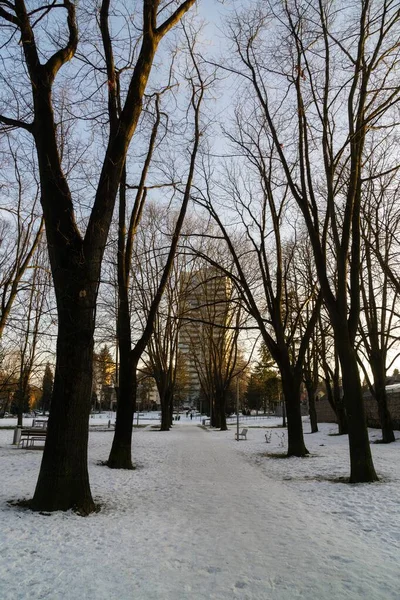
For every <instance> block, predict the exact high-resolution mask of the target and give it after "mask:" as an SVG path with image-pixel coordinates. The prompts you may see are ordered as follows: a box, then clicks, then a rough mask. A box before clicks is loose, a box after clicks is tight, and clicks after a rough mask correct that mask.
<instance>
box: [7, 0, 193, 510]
mask: <svg viewBox="0 0 400 600" xmlns="http://www.w3.org/2000/svg"><path fill="white" fill-rule="evenodd" d="M194 2H195V0H185V1H184V2H182V3H180V4H179V5H178V6H177V8H176V10H174V9H173V7H172V6H171V4H170V3H168V2H166V3H160V0H143V4H142V22H141V25H140V26H139V24H137V25H136V26H137V27H139V29H140V34H139V38H138V41H137V51H136V50H135V54H134V59H132V64H131V69H130V70H129V73H128V74H129V81H128V84H127V90H126V93H125V97H124V104H123V107H122V110H121V113H120V115H118V110H117V76H116V68H115V61H114V53H113V48H114V45H113V37H112V34H111V32H110V25H109V13H110V0H103V1H102V3H101V7H100V23H99V27H100V34H101V38H102V42H103V56H104V63H103V65H104V67H103V73H104V74H105V73H106V75H104V80H103V82H104V83H106V85H107V97H108V109H107V112H108V122H109V131H108V135H107V139H106V150H105V154H104V159H103V161H102V164H101V166H100V175H99V177H98V182H97V184H96V190H95V198H94V202H93V206H92V209H91V210H90V214H89V218H88V221H87V228H86V231H85V233H84V234H82V233H81V231H80V229H79V227H78V225H77V222H76V214H75V210H74V203H73V193H72V191H71V185H70V183H71V182H68V180H67V177H66V175H65V172H64V170H63V167H62V155H61V151H60V140H59V137H58V135H57V123H56V119H55V106H54V103H53V88H54V83H55V81H56V79H57V76H58V74H59V71H60V69H61V68H62V67H63V66H64V65H65V64H66V63H68V62H69V61H71V60H72V59H73V58H74V56H75V55H76V52H77V48H78V42H79V35H78V24H77V16H76V8H77V7H76V3H75V2H73V1H71V0H64V1H63V2H61V3H60V4H51V5H48V4H47V3H42V4H39V5H38V6H37V7H35V9H34V10H30V9H29V8H28V7H27V5H26V3H25V2H24V0H16V2H15V4H13V3H6V5H2V6H1V8H0V19H1V23H2V31H3V33H4V36H5V38H4V44H3V46H2V49H3V52H7V53H8V56H10V57H11V56H15V54H16V53H17V56H19V52H20V50H19V46H18V43H19V42H20V43H21V46H22V51H23V62H24V69H25V71H26V82H25V88H24V89H23V92H22V91H21V89H22V86H21V82H20V81H16V82H15V85H14V90H15V97H16V102H17V103H16V104H15V105H14V106H13V107H12V115H11V116H9V115H5V114H2V115H1V116H0V121H1V122H2V123H4V124H5V125H6V126H8V127H18V128H21V129H22V130H23V131H25V132H29V133H31V134H32V136H33V139H34V143H35V146H36V150H37V160H38V168H39V178H40V185H41V203H42V208H43V214H44V221H45V227H46V235H47V242H48V249H49V254H50V262H51V268H52V274H53V280H54V288H55V293H56V298H57V310H58V325H59V333H58V341H57V364H56V372H55V379H54V395H53V403H52V408H51V414H50V418H49V426H48V434H47V438H46V445H45V450H44V455H43V460H42V465H41V470H40V474H39V479H38V483H37V486H36V490H35V494H34V498H33V500H32V503H31V506H32V508H34V509H36V510H60V509H61V510H66V509H69V508H75V509H76V510H78V511H80V512H81V513H82V514H88V513H90V512H92V511H93V510H94V509H95V504H94V502H93V499H92V495H91V491H90V486H89V476H88V470H87V442H88V417H89V411H90V394H91V387H92V362H93V360H92V358H93V331H94V317H95V307H96V299H97V290H98V285H99V279H100V269H101V262H102V257H103V252H104V247H105V244H106V240H107V236H108V230H109V226H110V222H111V218H112V214H113V209H114V203H115V198H116V195H117V192H118V187H119V184H120V180H121V175H122V172H123V168H124V164H125V160H126V155H127V151H128V147H129V144H130V141H131V139H132V136H133V134H134V132H135V129H136V126H137V123H138V120H139V117H140V114H141V111H142V101H143V95H144V92H145V89H146V85H147V82H148V79H149V76H150V71H151V68H152V65H153V61H154V57H155V54H156V51H157V48H158V46H159V44H160V42H161V40H162V39H163V37H164V36H165V35H166V33H167V32H168V31H169V30H170V29H171V28H172V27H173V26H174V25H175V24H176V23H177V22H179V21H180V19H181V18H182V16H183V15H184V14H185V13H186V12H187V11H188V10H189V8H190V7H191V6H192V5H193V4H194ZM60 11H63V12H64V13H66V15H67V18H66V29H67V31H66V32H63V33H60V28H61V24H60V20H59V19H55V20H54V19H53V18H52V17H53V13H54V12H60ZM160 12H162V13H163V15H162V17H161V18H164V20H163V21H162V22H161V23H160ZM168 13H169V14H168ZM164 15H165V16H164ZM46 25H48V26H49V30H48V31H46ZM54 27H55V28H56V30H55V29H54ZM57 34H58V35H57ZM42 39H44V40H45V41H44V42H43V45H41V44H40V42H41V40H42ZM22 72H23V70H22ZM18 75H21V70H20V73H18ZM10 80H11V81H13V77H12V76H11V74H10ZM26 89H30V93H31V97H32V101H29V99H28V98H27V97H26V96H25V95H24V94H25V90H26ZM25 100H28V101H27V103H26V104H25V103H24V101H25ZM21 106H24V107H25V106H26V110H23V111H22V113H23V114H21V110H22V109H21Z"/></svg>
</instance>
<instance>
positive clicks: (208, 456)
mask: <svg viewBox="0 0 400 600" xmlns="http://www.w3.org/2000/svg"><path fill="white" fill-rule="evenodd" d="M2 433H3V432H2ZM227 436H228V437H229V439H228V437H227ZM232 438H233V432H232V431H230V432H228V433H227V434H225V435H221V434H214V433H213V432H207V431H204V430H203V429H201V428H199V427H197V426H195V425H192V426H191V425H186V426H184V427H179V426H178V427H176V428H174V430H173V431H172V432H169V433H160V432H156V431H143V430H141V431H136V432H135V433H134V452H135V453H136V457H137V462H138V469H137V470H136V471H133V472H119V471H110V470H109V469H106V468H105V467H100V466H98V465H97V461H98V460H100V459H104V458H105V457H106V456H107V451H108V449H109V444H110V441H111V436H110V435H108V434H106V433H103V434H102V433H96V434H92V435H91V481H92V488H93V491H94V493H95V495H96V496H98V497H99V499H101V500H102V501H103V503H104V504H103V509H102V511H101V512H100V513H99V514H97V515H92V516H90V517H88V518H86V519H83V518H80V517H77V516H76V515H73V514H55V515H51V516H48V517H44V516H41V515H37V514H32V513H30V512H26V511H18V510H15V509H6V508H5V507H4V505H5V499H9V498H10V497H11V496H14V497H21V496H22V495H24V494H25V495H26V494H27V493H28V491H27V490H28V489H29V485H32V486H33V485H34V482H35V474H36V473H37V468H38V466H39V462H40V454H41V453H35V452H29V451H26V452H25V451H21V450H19V451H16V450H15V449H14V448H12V449H10V448H11V447H10V446H8V447H7V448H5V446H4V444H3V443H2V444H1V446H2V456H1V458H2V461H1V462H2V463H3V464H4V457H5V456H8V457H9V458H10V459H12V468H13V469H14V473H15V470H17V469H18V468H19V467H20V462H22V460H24V457H25V460H26V461H28V460H29V461H30V462H31V468H32V471H33V476H32V475H31V478H30V480H29V485H28V484H27V483H26V481H25V482H21V489H19V488H18V487H15V484H14V488H12V487H8V489H7V493H4V492H5V490H3V493H2V496H1V509H2V510H1V512H0V518H1V522H0V527H1V529H0V567H1V569H0V597H1V598H2V600H23V599H25V598H26V599H27V598H30V599H32V600H35V599H38V598H49V599H50V600H78V599H80V598H84V599H88V600H106V599H107V600H114V599H115V600H128V599H132V600H153V599H154V600H156V599H157V600H159V599H160V600H197V599H200V600H203V599H215V600H232V599H243V600H245V599H249V600H294V599H296V598H301V599H303V600H337V599H340V600H342V599H343V600H347V599H348V600H350V599H354V600H356V599H357V600H361V599H363V600H369V599H371V600H392V599H393V600H395V599H398V598H399V597H400V591H399V575H398V560H396V557H395V556H394V555H393V552H392V553H390V548H388V549H386V548H385V546H384V545H383V544H380V543H377V544H376V543H374V544H373V545H368V544H367V543H366V541H365V537H363V536H357V535H356V532H355V531H350V530H348V529H347V528H346V525H345V521H343V520H341V519H340V515H330V514H326V513H324V512H322V511H318V510H316V509H315V507H313V508H312V509H310V508H309V507H308V506H307V505H306V504H305V503H304V500H303V498H302V499H301V500H299V498H298V496H297V495H296V493H295V491H294V490H293V488H291V487H290V486H288V485H286V484H285V483H284V482H282V481H277V480H276V479H270V478H269V477H268V476H267V474H266V473H265V472H264V471H263V470H262V469H261V468H260V467H259V466H257V465H256V464H251V463H250V462H249V460H248V459H247V458H246V457H245V456H244V455H243V454H242V453H241V452H239V451H238V449H239V447H240V444H237V443H236V442H233V439H232ZM1 439H2V440H3V438H1ZM35 469H36V471H35ZM7 476H8V479H7ZM7 476H6V486H7V485H9V486H12V482H13V479H12V474H10V471H9V470H7ZM3 480H4V479H3ZM11 489H13V493H11V492H10V490H11ZM32 536H35V541H34V540H33V539H32ZM16 581H19V582H20V583H19V584H18V586H17V587H16V586H15V582H16Z"/></svg>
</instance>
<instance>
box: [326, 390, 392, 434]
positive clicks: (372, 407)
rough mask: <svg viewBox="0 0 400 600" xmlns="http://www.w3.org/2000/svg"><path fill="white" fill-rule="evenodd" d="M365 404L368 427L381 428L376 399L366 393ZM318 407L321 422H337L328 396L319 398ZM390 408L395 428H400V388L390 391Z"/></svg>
mask: <svg viewBox="0 0 400 600" xmlns="http://www.w3.org/2000/svg"><path fill="white" fill-rule="evenodd" d="M364 404H365V412H366V415H367V424H368V427H377V428H378V429H379V427H380V422H379V415H378V406H377V403H376V400H375V399H374V398H372V396H371V395H370V394H364ZM316 407H317V418H318V422H319V423H336V415H335V413H334V411H333V410H332V408H331V405H330V404H329V402H328V400H327V399H326V398H323V399H322V400H318V401H317V402H316ZM388 408H389V411H390V414H391V415H392V419H393V427H394V429H398V430H400V390H399V391H398V390H396V391H394V392H388Z"/></svg>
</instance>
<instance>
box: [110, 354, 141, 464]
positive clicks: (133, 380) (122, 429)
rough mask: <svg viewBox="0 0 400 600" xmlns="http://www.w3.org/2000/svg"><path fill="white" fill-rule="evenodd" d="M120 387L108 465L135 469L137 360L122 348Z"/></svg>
mask: <svg viewBox="0 0 400 600" xmlns="http://www.w3.org/2000/svg"><path fill="white" fill-rule="evenodd" d="M120 351H121V352H120V365H119V369H120V371H119V373H120V386H119V393H118V403H117V418H116V422H115V433H114V439H113V443H112V446H111V451H110V455H109V457H108V461H107V465H108V466H109V467H110V468H111V469H133V468H134V466H133V464H132V428H133V417H134V413H135V407H136V393H137V375H136V369H137V362H138V361H137V360H134V358H133V356H132V352H131V351H127V348H125V349H124V350H123V348H122V347H121V346H120Z"/></svg>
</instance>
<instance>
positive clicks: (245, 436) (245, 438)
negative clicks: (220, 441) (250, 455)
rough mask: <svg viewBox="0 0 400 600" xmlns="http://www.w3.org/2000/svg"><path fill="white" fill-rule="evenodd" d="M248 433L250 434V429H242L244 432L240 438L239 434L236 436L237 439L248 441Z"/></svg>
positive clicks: (240, 434) (240, 433)
mask: <svg viewBox="0 0 400 600" xmlns="http://www.w3.org/2000/svg"><path fill="white" fill-rule="evenodd" d="M247 432H248V429H246V428H245V429H242V431H240V432H239V438H238V434H236V435H235V438H236V439H239V440H241V439H242V440H247Z"/></svg>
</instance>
